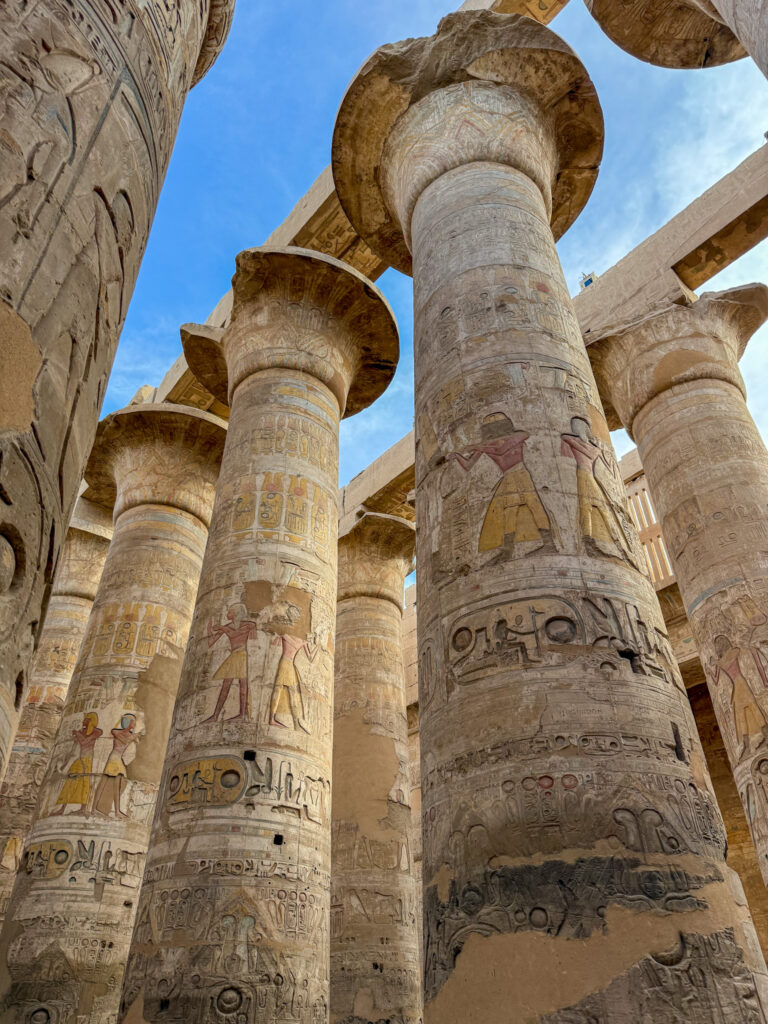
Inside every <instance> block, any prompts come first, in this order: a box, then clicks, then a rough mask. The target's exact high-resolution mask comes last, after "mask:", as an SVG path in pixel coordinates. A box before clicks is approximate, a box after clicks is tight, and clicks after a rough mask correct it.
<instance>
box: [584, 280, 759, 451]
mask: <svg viewBox="0 0 768 1024" xmlns="http://www.w3.org/2000/svg"><path fill="white" fill-rule="evenodd" d="M766 318H768V287H766V286H765V285H763V284H747V285H742V286H741V287H738V288H731V289H728V290H727V291H721V292H704V294H703V295H702V296H701V298H699V299H698V300H697V301H695V302H693V303H691V304H690V305H684V304H678V303H675V302H672V303H669V304H666V305H663V306H659V307H657V308H655V309H652V310H650V311H649V312H648V314H647V315H646V316H644V317H642V318H640V319H637V320H633V321H631V322H629V323H626V324H622V325H620V326H618V327H616V328H615V329H614V328H611V329H610V330H609V332H608V333H606V334H605V335H604V336H603V337H602V338H601V339H600V340H599V341H597V342H595V343H593V344H591V345H590V346H589V349H588V352H589V356H590V360H591V362H592V369H593V370H594V373H595V379H596V380H597V384H598V388H599V390H600V397H601V398H602V401H603V406H604V408H605V411H606V416H607V418H608V422H609V425H610V426H611V427H612V428H615V427H620V426H623V427H625V428H626V430H627V431H629V433H630V434H631V433H632V427H633V424H634V421H635V417H636V416H637V414H638V413H639V412H640V410H641V409H643V408H644V407H645V406H646V405H647V404H648V402H650V401H651V400H652V399H654V398H655V397H656V396H657V395H660V394H662V393H663V392H664V391H668V390H669V389H670V388H674V387H677V386H679V385H682V384H685V383H688V382H690V381H694V380H702V379H710V380H722V381H726V382H727V383H729V384H733V385H734V387H737V388H738V389H739V390H740V391H741V392H742V394H743V393H744V382H743V380H742V378H741V373H740V372H739V367H738V361H739V359H740V358H741V356H742V355H743V353H744V349H745V348H746V344H747V342H748V341H749V339H750V338H751V337H752V335H753V334H754V333H755V331H756V330H757V329H758V328H759V327H760V326H761V324H762V323H763V322H764V321H765V320H766Z"/></svg>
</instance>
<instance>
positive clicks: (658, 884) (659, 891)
mask: <svg viewBox="0 0 768 1024" xmlns="http://www.w3.org/2000/svg"><path fill="white" fill-rule="evenodd" d="M640 888H641V889H642V890H643V892H644V893H645V895H646V896H647V897H648V899H649V900H660V899H661V897H662V896H663V895H664V894H665V893H666V891H667V885H666V882H665V881H664V876H663V875H662V874H661V872H660V871H645V872H644V873H643V875H642V878H641V879H640Z"/></svg>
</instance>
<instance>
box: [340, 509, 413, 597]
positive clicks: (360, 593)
mask: <svg viewBox="0 0 768 1024" xmlns="http://www.w3.org/2000/svg"><path fill="white" fill-rule="evenodd" d="M415 543H416V527H415V526H414V524H413V523H411V522H409V521H408V520H407V519H401V518H400V517H399V516H392V515H387V514H385V513H382V512H368V511H367V510H364V511H363V512H362V514H361V515H360V517H359V518H358V519H357V520H356V521H355V522H354V523H352V525H351V526H349V527H348V529H347V530H346V531H345V532H344V533H342V534H341V536H340V537H339V592H338V599H339V601H344V600H347V599H348V598H353V597H381V598H385V599H386V600H390V601H393V602H394V603H395V604H396V605H397V606H398V607H399V608H402V606H403V584H404V582H405V577H406V576H407V575H408V573H409V572H410V571H411V569H412V568H413V551H414V546H415Z"/></svg>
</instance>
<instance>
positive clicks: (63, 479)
mask: <svg viewBox="0 0 768 1024" xmlns="http://www.w3.org/2000/svg"><path fill="white" fill-rule="evenodd" d="M233 6H234V3H233V0H195V2H187V3H175V2H173V3H172V2H170V0H102V2H100V3H93V2H91V0H7V2H6V3H4V4H3V7H2V11H1V12H0V35H2V48H1V49H2V52H1V53H0V250H2V252H3V256H4V258H3V261H2V267H0V316H2V318H3V334H4V340H5V342H6V344H4V347H3V354H2V362H0V428H1V430H2V440H1V441H0V548H2V549H3V550H6V551H10V559H11V560H12V563H13V564H12V565H11V566H10V572H9V578H8V580H7V581H5V580H4V577H3V576H2V575H0V774H1V773H2V769H3V767H4V763H5V759H6V757H7V754H8V747H9V744H10V740H11V735H12V732H13V729H14V728H15V718H16V713H15V711H14V708H13V700H12V696H11V699H10V700H9V699H8V696H7V695H8V694H11V695H13V692H14V688H15V686H16V684H17V683H18V685H19V687H20V688H23V687H25V686H26V685H27V683H28V678H27V676H28V665H29V659H30V656H31V654H32V651H33V648H34V646H35V645H36V643H37V642H38V640H39V637H40V629H41V626H42V621H43V618H44V614H45V607H46V603H47V600H48V595H49V592H50V587H51V583H52V580H53V576H54V573H55V570H56V565H57V561H58V557H59V551H60V549H61V545H62V542H63V540H64V534H65V531H66V527H67V523H68V521H69V516H70V513H71V511H72V505H73V503H74V500H75V497H76V493H77V488H78V486H79V484H80V481H81V479H82V474H83V469H84V465H85V460H86V458H87V456H88V452H89V450H90V447H91V444H92V443H93V437H94V432H95V430H96V423H97V420H98V414H99V409H100V407H101V402H102V400H103V398H104V390H105V385H106V380H107V377H108V375H109V371H110V368H111V365H112V360H113V358H114V354H115V348H116V346H117V341H118V337H119V335H120V330H121V328H122V325H123V321H124V319H125V314H126V310H127V306H128V301H129V299H130V296H131V292H132V290H133V286H134V283H135V280H136V275H137V273H138V269H139V264H140V262H141V258H142V255H143V252H144V247H145V245H146V241H147V237H148V235H149V229H150V226H151V223H152V218H153V216H154V212H155V207H156V205H157V198H158V193H159V190H160V187H161V185H162V182H163V178H164V176H165V172H166V168H167V166H168V160H169V158H170V153H171V149H172V148H173V142H174V138H175V135H176V129H177V126H178V123H179V118H180V116H181V109H182V107H183V104H184V101H185V99H186V95H187V92H188V91H189V88H190V86H191V85H192V83H193V76H195V77H196V78H199V77H200V75H201V74H203V73H204V71H205V69H206V68H207V67H209V66H210V65H211V63H212V62H213V59H215V55H216V53H218V51H219V49H220V48H221V46H222V45H223V42H224V37H225V35H226V29H227V27H228V24H229V19H230V18H231V12H232V8H233ZM209 15H210V20H209ZM204 41H205V58H204V59H203V63H202V65H201V66H200V67H198V68H197V70H196V65H197V64H198V58H199V57H201V47H202V46H203V42H204ZM201 59H202V58H201ZM6 582H7V586H6V585H5V583H6Z"/></svg>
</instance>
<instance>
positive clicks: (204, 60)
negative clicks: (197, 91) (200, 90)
mask: <svg viewBox="0 0 768 1024" xmlns="http://www.w3.org/2000/svg"><path fill="white" fill-rule="evenodd" d="M234 14H235V0H210V7H209V8H208V22H207V24H206V29H205V36H204V37H203V43H202V46H201V47H200V54H199V56H198V58H197V63H196V64H195V72H194V74H193V76H192V86H193V87H194V86H195V85H197V83H198V82H199V81H200V79H201V78H204V77H205V76H206V75H207V74H208V72H209V71H210V70H211V68H212V67H213V65H214V64H215V63H216V60H217V59H218V56H219V54H220V53H221V51H222V50H223V49H224V43H226V41H227V36H228V35H229V30H230V28H231V27H232V18H233V17H234Z"/></svg>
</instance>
